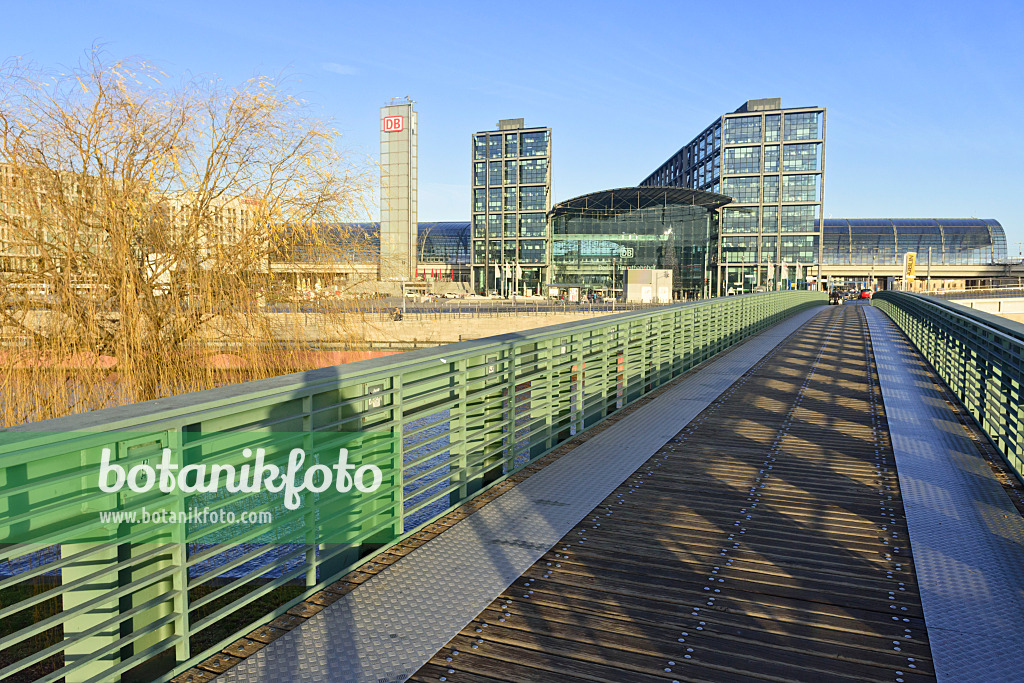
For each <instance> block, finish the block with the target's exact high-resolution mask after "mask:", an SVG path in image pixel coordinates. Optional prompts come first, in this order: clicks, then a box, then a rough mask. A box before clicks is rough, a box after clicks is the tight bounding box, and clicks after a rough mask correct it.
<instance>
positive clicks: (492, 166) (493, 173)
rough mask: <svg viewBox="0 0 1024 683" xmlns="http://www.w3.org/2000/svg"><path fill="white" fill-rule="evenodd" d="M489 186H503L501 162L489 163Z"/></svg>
mask: <svg viewBox="0 0 1024 683" xmlns="http://www.w3.org/2000/svg"><path fill="white" fill-rule="evenodd" d="M487 184H488V185H501V162H500V161H488V162H487Z"/></svg>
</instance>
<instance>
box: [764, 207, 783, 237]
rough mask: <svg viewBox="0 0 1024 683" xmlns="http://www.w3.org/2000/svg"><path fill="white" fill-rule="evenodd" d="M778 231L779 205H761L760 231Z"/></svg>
mask: <svg viewBox="0 0 1024 683" xmlns="http://www.w3.org/2000/svg"><path fill="white" fill-rule="evenodd" d="M778 231H779V207H777V206H762V207H761V232H778Z"/></svg>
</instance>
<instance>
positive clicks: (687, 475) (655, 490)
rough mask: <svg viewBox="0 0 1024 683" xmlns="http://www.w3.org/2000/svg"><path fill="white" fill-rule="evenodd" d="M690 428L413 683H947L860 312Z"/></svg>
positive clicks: (817, 321)
mask: <svg viewBox="0 0 1024 683" xmlns="http://www.w3.org/2000/svg"><path fill="white" fill-rule="evenodd" d="M684 425H685V428H684V429H683V430H682V431H680V432H678V434H677V435H676V436H675V437H674V438H672V439H671V440H670V441H669V442H668V443H667V444H666V445H665V447H664V448H662V449H661V450H660V451H659V452H658V453H657V454H656V455H655V456H654V457H652V458H651V459H650V460H648V461H647V462H646V463H645V464H644V465H643V466H642V467H640V468H639V469H638V470H637V471H636V472H635V473H634V474H633V476H631V477H630V478H629V479H628V480H627V481H626V482H624V483H623V484H622V485H621V486H619V487H618V488H616V489H615V491H613V492H612V493H611V494H610V495H609V496H607V497H606V498H605V499H604V500H603V501H602V502H601V503H600V505H598V506H597V508H596V509H595V510H594V511H593V512H592V513H591V514H590V515H588V517H587V518H586V520H584V521H583V522H582V523H580V524H578V525H577V526H576V527H574V528H573V529H572V530H571V531H569V533H568V534H566V535H565V536H564V537H562V539H561V540H560V541H559V543H558V544H557V545H556V546H555V547H554V548H553V549H552V550H551V551H550V552H548V553H546V554H545V555H544V556H543V557H542V558H541V559H540V560H539V561H538V562H536V563H535V564H533V566H531V567H530V568H529V569H528V570H527V571H526V572H525V573H524V574H523V577H522V578H521V579H519V580H517V581H516V582H515V583H514V584H513V586H511V587H510V588H509V589H508V590H506V591H504V593H502V595H501V596H500V597H499V598H498V599H497V600H495V601H494V602H492V603H491V604H490V605H489V606H488V608H487V609H485V610H484V611H483V612H482V613H481V614H479V615H478V616H477V618H476V619H474V620H473V621H472V622H471V623H470V624H469V625H468V626H467V627H466V628H465V629H463V630H462V631H461V633H460V634H459V635H458V636H456V637H455V638H454V639H452V641H451V642H450V643H449V644H448V645H447V646H446V647H444V648H443V649H442V650H441V651H440V652H438V653H437V655H435V656H434V657H433V658H432V659H431V660H430V662H429V663H428V664H427V665H426V666H424V667H423V668H421V669H420V670H419V671H418V672H417V673H416V674H415V675H414V677H413V678H414V680H418V681H437V680H447V681H551V680H558V681H584V680H586V681H609V682H618V681H652V682H654V681H666V680H668V681H672V680H720V681H743V680H776V681H797V680H806V681H820V680H830V681H897V682H899V681H908V682H909V681H922V680H932V679H934V673H933V669H932V661H931V653H930V650H929V645H928V634H927V632H926V629H925V623H924V620H923V614H922V608H921V601H920V597H919V595H918V588H917V583H916V580H915V574H914V566H913V559H912V557H911V553H910V549H909V544H908V539H907V527H906V520H905V518H904V510H903V505H902V502H901V496H900V488H899V483H898V478H897V475H896V471H895V464H894V459H893V452H892V449H891V447H890V444H889V439H888V435H887V429H886V421H885V415H884V409H883V407H882V404H881V395H880V392H879V388H878V378H877V374H876V372H875V368H874V364H873V361H872V354H871V348H870V340H869V336H868V332H867V325H866V321H865V316H864V308H863V307H862V306H842V307H837V308H830V309H828V310H827V311H822V312H820V313H819V314H818V315H817V316H816V317H815V318H814V319H813V320H812V321H811V322H810V323H808V324H807V325H806V326H805V327H804V328H803V329H802V330H801V331H800V332H799V333H798V334H796V335H794V336H793V337H792V338H790V339H789V340H788V341H787V342H786V343H785V344H783V345H781V346H780V347H779V348H777V349H776V350H775V351H774V352H773V353H771V354H769V355H768V356H767V357H765V358H764V359H763V360H761V361H760V362H759V363H758V364H757V365H756V366H755V367H754V368H753V369H752V370H751V371H750V372H748V373H747V374H745V375H744V376H743V377H742V378H741V379H740V380H739V381H738V382H736V383H735V384H734V385H733V386H732V387H730V388H729V389H728V390H727V391H726V392H725V393H724V394H723V395H722V396H721V397H719V398H718V399H717V400H716V401H714V403H712V404H711V405H710V406H709V407H708V408H707V409H706V410H704V411H703V412H702V413H701V414H700V416H699V417H697V419H696V420H694V421H693V422H691V423H690V424H688V425H686V423H684V422H680V423H676V427H677V428H679V427H683V426H684Z"/></svg>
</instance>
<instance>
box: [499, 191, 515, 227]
mask: <svg viewBox="0 0 1024 683" xmlns="http://www.w3.org/2000/svg"><path fill="white" fill-rule="evenodd" d="M512 191H513V192H515V188H512ZM502 227H503V232H504V233H505V237H506V238H508V237H515V236H516V215H515V214H514V213H506V214H505V218H504V219H503V221H502Z"/></svg>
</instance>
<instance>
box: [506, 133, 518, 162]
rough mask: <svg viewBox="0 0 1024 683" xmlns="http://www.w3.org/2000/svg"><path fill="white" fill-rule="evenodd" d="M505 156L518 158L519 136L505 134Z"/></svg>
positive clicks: (516, 134)
mask: <svg viewBox="0 0 1024 683" xmlns="http://www.w3.org/2000/svg"><path fill="white" fill-rule="evenodd" d="M505 156H506V157H517V156H519V134H518V133H505Z"/></svg>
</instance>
